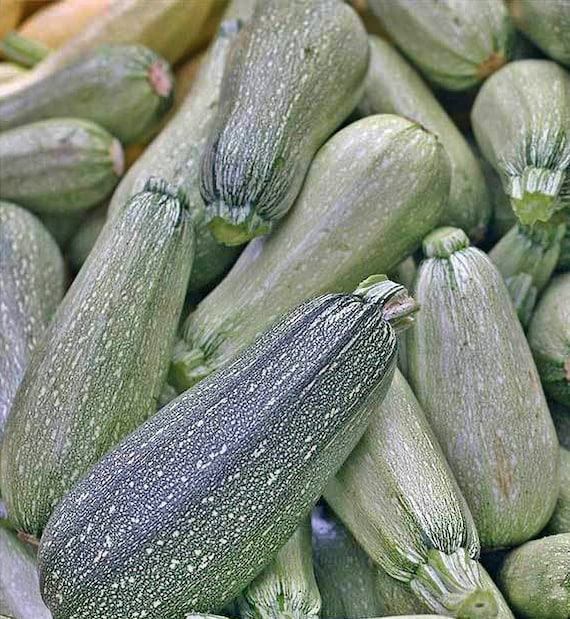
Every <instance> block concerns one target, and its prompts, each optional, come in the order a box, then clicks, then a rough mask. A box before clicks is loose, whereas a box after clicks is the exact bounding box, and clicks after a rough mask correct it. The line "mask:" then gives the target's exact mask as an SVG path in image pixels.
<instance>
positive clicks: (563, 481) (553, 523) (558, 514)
mask: <svg viewBox="0 0 570 619" xmlns="http://www.w3.org/2000/svg"><path fill="white" fill-rule="evenodd" d="M545 531H546V532H547V533H548V534H549V535H556V534H557V533H570V451H568V449H565V448H564V447H562V446H561V447H560V489H559V491H558V500H557V501H556V508H555V510H554V513H553V514H552V518H551V519H550V521H549V522H548V525H547V527H546V529H545Z"/></svg>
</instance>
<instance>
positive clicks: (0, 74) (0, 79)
mask: <svg viewBox="0 0 570 619" xmlns="http://www.w3.org/2000/svg"><path fill="white" fill-rule="evenodd" d="M26 73H27V70H26V69H24V67H21V66H20V65H18V64H14V63H12V62H0V84H2V83H4V82H9V81H11V80H13V79H15V78H17V77H19V76H21V75H25V74H26Z"/></svg>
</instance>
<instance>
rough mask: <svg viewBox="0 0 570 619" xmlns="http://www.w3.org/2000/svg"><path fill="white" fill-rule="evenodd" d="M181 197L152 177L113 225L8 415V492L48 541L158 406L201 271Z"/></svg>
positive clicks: (15, 510) (4, 479)
mask: <svg viewBox="0 0 570 619" xmlns="http://www.w3.org/2000/svg"><path fill="white" fill-rule="evenodd" d="M192 234H193V231H192V227H191V222H190V219H189V217H188V214H187V212H186V207H185V204H184V202H183V200H182V198H179V197H178V194H177V193H176V191H175V190H173V189H172V188H170V187H169V186H168V185H167V184H165V183H164V182H163V181H160V180H157V179H151V180H150V181H149V183H148V185H147V188H146V190H145V191H144V192H142V193H140V194H137V195H136V196H134V197H133V198H132V199H131V201H130V203H129V205H128V206H127V207H126V208H125V209H124V210H123V211H122V212H121V213H120V215H118V216H117V217H116V218H113V219H112V220H111V221H110V222H109V223H108V224H107V225H106V226H105V228H104V230H103V232H102V233H101V235H100V237H99V238H98V240H97V243H96V245H95V247H94V248H93V251H92V252H91V253H90V255H89V258H88V259H87V262H86V263H85V265H84V266H83V268H82V269H81V272H80V273H79V275H78V276H77V277H76V279H75V280H74V282H73V284H72V286H71V288H70V289H69V291H68V292H67V294H66V296H65V298H64V300H63V302H62V303H61V305H60V306H59V307H58V310H57V312H56V314H55V316H54V318H53V321H52V323H51V324H50V327H49V329H48V330H47V332H46V334H45V335H44V337H43V339H42V341H41V343H40V345H39V346H37V347H36V348H35V350H34V351H33V353H32V357H31V359H30V363H29V367H28V369H27V371H26V374H25V376H24V378H23V381H22V385H21V389H20V390H19V391H18V394H17V395H16V398H15V400H14V404H13V406H12V409H11V411H10V415H9V417H8V421H7V424H6V430H5V434H4V442H3V446H2V453H1V456H0V486H1V488H2V496H3V499H4V501H5V503H6V507H7V508H8V514H9V517H10V519H11V521H12V522H13V523H14V524H15V525H16V526H17V527H18V529H19V530H21V531H24V532H25V533H27V534H28V535H30V536H34V537H36V538H39V537H40V535H41V533H42V530H43V528H44V526H45V524H46V522H47V520H48V518H49V516H50V514H51V512H52V511H53V509H54V507H55V506H56V505H57V503H58V502H59V501H60V500H61V499H62V498H63V497H64V496H65V495H66V494H67V493H68V492H69V490H70V489H71V488H72V487H73V485H74V484H75V483H76V482H77V481H78V480H79V479H80V478H81V477H82V476H83V475H84V474H85V473H86V472H87V470H88V469H89V468H90V467H91V466H92V465H93V464H95V462H97V461H98V460H99V459H100V458H101V457H102V456H103V454H104V453H105V452H106V451H108V450H109V449H110V448H111V447H113V446H114V445H115V444H116V443H117V442H119V440H120V439H121V438H123V437H124V436H125V435H126V434H128V433H129V432H131V431H132V430H134V429H135V428H136V427H137V426H139V425H140V424H141V423H142V422H143V421H144V420H145V419H146V418H147V417H148V416H149V415H151V414H152V413H153V412H154V411H155V410H156V405H157V400H158V397H159V395H160V392H161V388H162V385H163V382H164V380H165V374H166V371H167V369H168V359H169V355H170V350H171V346H172V341H173V338H174V334H175V331H176V326H177V323H178V319H179V316H180V312H181V309H182V304H183V301H184V293H185V284H186V281H187V279H188V274H189V271H190V268H191V263H192V251H193V243H192Z"/></svg>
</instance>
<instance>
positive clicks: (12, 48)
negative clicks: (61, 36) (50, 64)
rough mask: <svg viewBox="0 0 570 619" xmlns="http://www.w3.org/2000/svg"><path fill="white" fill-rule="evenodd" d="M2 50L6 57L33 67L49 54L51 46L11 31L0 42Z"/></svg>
mask: <svg viewBox="0 0 570 619" xmlns="http://www.w3.org/2000/svg"><path fill="white" fill-rule="evenodd" d="M0 51H1V52H2V53H3V54H4V56H5V57H6V58H8V59H9V60H11V61H12V62H15V63H17V64H19V65H21V66H23V67H26V68H28V69H31V68H32V67H35V66H36V65H37V64H38V63H39V62H41V61H42V60H43V59H44V58H46V57H47V56H48V54H49V53H50V52H51V50H50V49H49V47H46V46H45V45H43V44H42V43H38V42H37V41H33V40H32V39H28V38H27V37H24V36H22V35H21V34H19V33H18V32H9V33H8V34H7V35H6V36H5V37H4V38H3V39H2V41H1V42H0Z"/></svg>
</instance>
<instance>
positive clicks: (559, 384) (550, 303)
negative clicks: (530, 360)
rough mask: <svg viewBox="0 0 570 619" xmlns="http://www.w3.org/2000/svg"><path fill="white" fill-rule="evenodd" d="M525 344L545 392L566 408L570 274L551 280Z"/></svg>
mask: <svg viewBox="0 0 570 619" xmlns="http://www.w3.org/2000/svg"><path fill="white" fill-rule="evenodd" d="M528 341H529V344H530V348H531V350H532V353H533V355H534V360H535V361H536V366H537V368H538V372H539V374H540V378H541V379H542V385H543V387H544V390H545V391H546V393H547V394H548V395H549V396H550V397H551V398H553V399H554V400H556V401H557V402H560V403H561V404H564V405H565V406H570V273H564V274H562V275H558V276H557V277H555V278H554V279H553V280H552V282H551V283H550V284H549V286H548V288H547V289H546V290H545V292H544V295H543V296H542V298H541V300H540V302H539V303H538V306H537V308H536V311H535V312H534V316H533V317H532V320H531V322H530V327H529V331H528Z"/></svg>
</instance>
